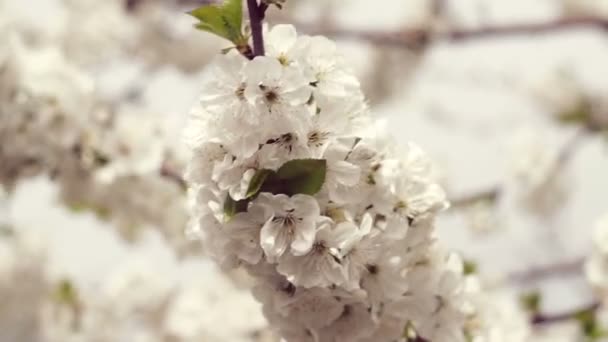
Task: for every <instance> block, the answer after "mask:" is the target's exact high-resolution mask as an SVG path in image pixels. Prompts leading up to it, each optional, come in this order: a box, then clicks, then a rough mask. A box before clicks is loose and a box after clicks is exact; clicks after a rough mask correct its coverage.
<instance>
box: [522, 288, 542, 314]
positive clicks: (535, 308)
mask: <svg viewBox="0 0 608 342" xmlns="http://www.w3.org/2000/svg"><path fill="white" fill-rule="evenodd" d="M520 301H521V304H522V305H523V307H524V309H526V310H527V311H528V312H530V313H532V314H537V313H538V312H539V311H540V304H541V301H542V297H541V294H540V292H539V291H531V292H528V293H524V294H523V295H522V296H521V297H520Z"/></svg>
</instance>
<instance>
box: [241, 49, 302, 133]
mask: <svg viewBox="0 0 608 342" xmlns="http://www.w3.org/2000/svg"><path fill="white" fill-rule="evenodd" d="M243 73H244V74H245V78H246V80H245V82H246V88H245V98H246V99H247V100H248V101H249V102H250V103H251V104H252V105H253V106H255V108H256V110H257V111H258V118H259V119H260V120H261V122H263V123H266V124H269V125H271V126H270V128H272V129H274V130H275V131H276V132H277V133H288V132H298V133H299V132H303V131H304V129H305V128H306V126H307V125H309V121H310V117H309V116H307V115H306V114H308V108H307V107H306V106H305V105H306V103H307V102H308V100H309V99H310V94H311V90H310V87H309V86H308V82H306V79H304V78H303V77H302V75H301V74H300V73H299V72H298V71H297V70H295V69H292V68H283V66H282V65H281V63H279V61H278V60H276V59H274V58H269V57H263V56H262V57H256V58H255V59H254V60H253V61H251V62H249V63H248V64H247V65H246V66H245V70H244V71H243ZM264 113H265V115H264ZM260 114H262V115H260Z"/></svg>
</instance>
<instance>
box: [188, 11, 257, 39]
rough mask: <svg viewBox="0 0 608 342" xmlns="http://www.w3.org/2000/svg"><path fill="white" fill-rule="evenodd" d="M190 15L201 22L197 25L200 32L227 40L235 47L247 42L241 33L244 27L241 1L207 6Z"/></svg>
mask: <svg viewBox="0 0 608 342" xmlns="http://www.w3.org/2000/svg"><path fill="white" fill-rule="evenodd" d="M189 14H190V15H192V16H193V17H195V18H196V19H198V20H199V21H200V22H199V23H198V24H196V25H195V26H196V28H198V29H199V30H203V31H207V32H210V33H213V34H215V35H218V36H220V37H222V38H226V39H228V40H229V41H231V42H233V43H235V45H241V44H242V43H243V41H245V40H246V39H245V38H244V36H243V33H242V31H241V27H242V25H243V4H242V2H241V0H225V1H224V3H223V4H221V5H205V6H202V7H199V8H197V9H195V10H193V11H191V12H189Z"/></svg>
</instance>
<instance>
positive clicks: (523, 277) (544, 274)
mask: <svg viewBox="0 0 608 342" xmlns="http://www.w3.org/2000/svg"><path fill="white" fill-rule="evenodd" d="M584 262H585V258H584V257H579V258H576V259H573V260H569V261H562V262H558V263H555V264H549V265H543V266H537V267H533V268H530V269H527V270H524V271H519V272H514V273H511V274H510V275H509V276H508V280H509V281H510V282H515V283H529V282H534V281H538V280H542V279H546V278H551V277H560V276H564V275H567V274H575V273H580V272H581V270H582V267H583V263H584Z"/></svg>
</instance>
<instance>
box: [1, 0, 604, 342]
mask: <svg viewBox="0 0 608 342" xmlns="http://www.w3.org/2000/svg"><path fill="white" fill-rule="evenodd" d="M5 2H6V3H7V4H8V3H9V2H8V0H4V1H0V5H1V6H4V5H5ZM193 2H196V1H174V2H172V3H171V4H168V3H163V2H159V1H152V0H148V1H145V0H139V1H137V0H135V1H133V0H129V1H122V0H120V1H118V0H115V1H107V2H103V3H99V2H95V1H90V0H66V1H65V4H64V5H63V6H64V7H62V8H63V12H61V13H62V14H61V15H58V16H57V17H61V18H63V21H62V23H63V24H57V25H54V26H53V25H49V26H48V27H44V29H40V28H39V27H36V26H32V27H28V26H26V25H25V24H23V23H22V21H21V20H20V19H19V18H17V17H15V18H16V19H15V18H11V17H10V16H6V18H5V16H0V36H1V37H2V38H6V39H5V41H6V42H7V44H5V47H3V48H2V50H0V185H1V186H2V189H3V191H2V192H1V193H0V195H1V198H0V199H1V200H2V201H4V202H6V203H7V208H8V210H5V211H1V212H0V219H1V220H0V242H1V243H0V257H1V259H2V260H3V261H2V262H0V273H1V274H2V275H1V276H0V301H2V303H3V305H2V307H0V318H1V319H0V340H2V341H4V340H6V341H14V340H20V341H40V342H43V341H44V342H46V341H51V342H52V341H62V342H63V341H100V342H101V341H108V342H109V341H158V342H176V341H178V342H187V341H188V342H190V341H192V342H193V341H265V342H267V341H279V340H280V341H286V342H300V341H316V342H345V341H370V342H371V341H386V342H392V341H400V342H423V341H432V342H444V341H445V342H452V341H454V342H457V341H466V342H502V341H509V342H512V341H516V342H517V341H522V342H524V341H537V342H542V341H574V340H577V341H578V340H582V339H586V340H590V341H595V340H601V339H602V338H604V337H605V336H606V330H605V323H606V322H605V319H604V316H605V313H606V312H607V311H606V307H605V303H604V301H605V298H606V288H608V278H607V276H606V274H607V272H606V270H607V269H608V268H607V265H605V264H606V255H608V248H607V247H606V241H607V238H606V236H608V235H607V231H608V225H606V223H605V222H604V221H600V222H599V223H598V225H597V229H596V232H595V233H594V235H593V247H592V249H591V250H590V253H589V255H588V256H586V257H585V258H584V259H577V260H574V261H573V262H571V263H566V264H562V263H556V264H554V265H553V264H550V265H548V266H545V267H542V268H540V269H531V270H529V271H525V272H523V273H514V274H509V275H507V276H503V277H500V279H496V278H492V277H491V276H489V275H487V274H484V272H483V270H478V269H477V268H478V267H477V264H476V263H475V262H474V261H472V260H469V259H466V260H463V257H462V256H461V254H459V253H453V252H450V250H449V249H448V248H446V247H445V242H446V241H442V240H441V238H440V237H441V234H439V233H438V232H437V231H436V229H435V228H436V226H437V224H436V223H437V220H438V219H440V218H441V217H442V216H445V215H446V214H445V213H446V212H448V215H454V213H456V214H462V216H464V217H465V218H466V220H467V224H466V225H470V226H471V227H472V228H473V232H474V234H480V233H487V232H488V231H492V230H499V229H496V228H495V227H496V226H497V223H498V222H497V221H498V220H497V219H496V218H495V215H497V212H499V211H500V209H501V207H505V206H506V207H509V206H512V205H513V203H511V202H514V203H515V205H516V206H517V207H516V209H513V208H509V209H510V210H512V211H516V210H521V209H522V208H523V209H524V210H525V211H526V212H530V213H531V215H532V216H533V217H535V218H536V219H538V220H539V222H542V224H543V225H547V226H549V225H551V224H553V222H555V221H557V218H558V214H559V212H560V209H562V208H563V203H564V201H565V199H566V198H567V195H568V188H567V187H565V184H564V183H565V178H566V175H565V174H564V173H563V169H564V168H565V167H564V166H565V165H566V164H567V163H568V162H569V161H570V160H571V159H572V158H573V156H574V155H575V152H576V151H577V148H578V147H579V146H581V142H585V140H586V139H587V140H588V139H589V137H595V136H600V135H601V134H604V133H605V132H606V130H607V129H608V120H606V118H607V117H608V116H607V115H606V113H607V112H608V111H606V110H605V107H604V106H603V105H602V103H603V102H602V97H598V96H594V95H589V94H587V93H585V92H584V89H582V88H583V87H582V86H580V85H579V84H577V83H576V81H575V80H572V79H569V78H560V79H559V80H553V79H552V80H550V82H548V83H550V84H553V83H559V84H562V88H560V89H559V91H557V92H555V91H549V90H548V89H550V87H548V86H547V83H545V82H546V80H545V81H544V82H531V83H532V85H528V84H526V86H525V88H526V91H529V92H530V93H532V94H533V96H534V97H535V98H537V99H539V100H540V101H539V103H540V104H541V105H543V106H547V107H550V111H552V112H554V113H555V114H556V115H555V116H554V117H553V118H552V120H553V121H555V122H559V123H560V124H564V125H566V126H572V127H574V129H572V132H570V131H569V132H568V133H567V134H564V135H568V134H571V136H572V138H569V140H568V139H565V143H564V144H563V147H562V148H559V149H553V150H547V149H545V148H543V147H542V146H533V147H530V146H531V145H530V142H532V143H534V142H536V140H538V136H537V135H534V134H532V135H526V136H523V137H522V138H521V139H520V141H519V144H515V145H517V146H516V148H517V149H518V150H519V151H522V150H525V152H526V153H520V154H521V156H523V157H522V158H519V159H517V160H516V162H515V163H514V167H513V168H514V170H513V172H512V173H513V176H512V178H514V179H512V180H507V181H505V182H504V183H505V184H496V185H494V186H490V187H488V188H487V189H482V191H481V192H478V193H472V194H467V195H463V196H454V195H453V194H452V191H451V189H450V187H448V186H447V185H449V184H446V181H445V179H442V178H441V177H439V176H438V175H439V174H438V172H437V171H436V165H435V163H433V162H432V161H431V159H430V158H429V157H427V155H426V154H425V152H423V151H422V149H421V148H420V147H418V146H417V145H416V144H415V143H413V142H407V143H404V144H401V143H399V142H397V141H396V139H392V138H391V137H390V134H389V133H388V130H387V127H386V126H384V125H382V123H381V122H380V121H379V120H378V119H377V118H376V117H374V116H372V115H370V112H371V110H370V105H369V102H370V101H369V100H367V99H366V94H365V93H366V91H364V90H362V86H361V83H360V81H359V79H358V77H357V76H355V72H354V71H353V69H352V68H351V67H350V66H349V62H348V59H347V58H345V57H344V56H343V52H342V51H343V50H342V47H340V46H339V45H336V43H335V42H334V41H332V40H330V39H329V38H328V37H326V36H325V35H327V36H336V37H339V38H340V37H341V38H354V39H356V40H364V41H371V42H373V43H377V44H381V45H382V46H389V47H390V46H393V47H394V46H397V47H398V48H402V47H406V48H407V49H409V50H411V51H412V52H413V59H414V60H415V61H416V62H415V63H420V60H423V59H424V57H426V56H424V53H423V52H425V49H426V48H427V47H428V46H429V45H432V44H433V43H434V42H439V43H441V42H445V41H463V40H467V39H476V37H487V36H489V37H491V36H492V35H498V36H500V35H508V34H512V33H514V34H518V33H520V32H533V33H536V32H550V31H552V30H561V29H563V28H569V27H574V26H577V25H585V26H597V27H600V28H602V27H605V21H604V20H603V19H601V17H599V16H598V17H584V18H575V19H572V18H568V17H566V18H564V19H559V20H557V21H556V22H554V23H548V24H539V25H527V26H526V25H522V26H513V27H509V26H505V27H489V28H483V29H479V30H467V29H459V28H450V25H449V24H450V23H449V20H448V19H449V16H446V15H445V13H444V12H445V4H442V3H443V2H442V1H433V2H432V5H433V6H430V7H429V8H430V9H431V10H430V11H429V13H430V14H429V18H427V19H429V20H428V23H426V24H425V25H423V27H422V28H421V29H415V30H408V29H404V30H403V31H399V32H396V33H395V32H367V31H365V30H347V29H344V28H340V27H332V24H331V22H329V23H328V22H327V21H325V22H324V23H319V24H318V25H307V24H305V23H303V22H298V21H297V20H293V22H295V23H296V24H297V25H296V26H298V27H299V28H298V31H303V32H307V33H309V34H313V33H318V34H320V35H308V34H302V33H301V32H297V31H296V28H295V27H294V26H293V25H285V24H278V25H269V24H267V23H266V21H265V19H266V16H267V14H268V15H271V13H270V11H269V9H272V8H274V7H276V8H279V9H280V8H282V7H283V6H286V5H287V4H285V1H281V0H247V1H246V2H245V4H243V2H242V1H241V0H225V1H223V2H219V3H218V2H216V3H212V4H209V3H207V4H204V5H202V6H200V7H198V8H196V9H194V10H192V11H190V12H189V14H190V15H191V16H192V17H194V18H195V19H196V21H197V23H196V27H197V28H198V29H200V30H203V31H206V32H207V33H210V34H200V35H195V34H194V33H193V32H192V31H191V30H185V31H184V30H180V29H176V28H174V27H173V26H171V25H169V24H167V21H170V20H166V17H168V16H170V13H174V12H175V11H174V6H179V5H180V4H185V6H188V7H190V8H192V7H194V5H193V4H192V3H193ZM566 2H567V3H568V6H569V7H567V8H569V9H570V10H573V9H572V8H578V9H577V10H576V11H579V10H580V8H579V7H577V6H575V4H574V2H573V1H566ZM199 5H200V4H199ZM293 5H294V6H305V5H306V4H305V5H302V4H293ZM197 6H198V5H197ZM317 6H320V5H319V4H317ZM324 6H328V5H327V4H324ZM6 7H7V8H10V6H8V5H7V6H6ZM1 8H2V7H0V9H1ZM267 12H268V13H267ZM577 13H578V12H577ZM185 17H186V16H185V15H181V14H180V16H179V18H185ZM172 18H173V17H172ZM285 18H290V17H289V13H288V14H287V15H286V16H285V17H282V19H285ZM176 20H177V19H176ZM180 20H181V19H180ZM289 21H292V20H289ZM188 25H190V23H189V22H188V23H187V25H186V26H188ZM100 32H101V34H100ZM184 32H187V33H184ZM212 35H214V36H217V37H219V38H221V39H222V40H223V42H220V40H218V39H215V40H214V38H212V37H211V36H212ZM191 37H203V38H202V39H208V40H205V41H204V44H202V43H200V42H197V41H193V40H192V39H193V38H191ZM226 42H228V44H229V45H228V46H226ZM201 46H203V47H204V48H201ZM210 46H211V47H210ZM221 47H225V49H223V50H220V49H221ZM92 51H94V53H92ZM209 51H213V52H212V53H209ZM379 51H380V52H379V53H380V54H381V55H380V56H381V57H382V56H384V57H386V55H382V54H383V53H384V52H383V50H382V49H379ZM117 56H119V57H121V58H126V59H135V60H137V62H138V63H140V64H143V65H144V66H145V67H143V70H144V71H142V72H141V73H140V74H138V77H140V78H142V79H144V77H143V75H144V74H147V73H152V72H153V71H154V70H156V69H157V68H159V66H162V65H172V66H174V67H175V68H176V69H179V70H183V71H184V72H185V73H186V74H189V75H190V76H192V75H193V74H194V75H195V76H192V77H193V78H194V79H195V82H199V81H200V80H201V79H202V80H203V85H202V95H201V96H200V99H199V101H197V102H196V104H195V105H194V106H193V108H192V110H191V112H190V115H189V118H188V120H187V122H186V124H185V127H186V128H185V134H184V135H185V141H186V147H185V148H183V147H182V146H181V145H180V144H178V143H176V141H175V140H176V139H175V138H174V137H175V136H176V135H177V134H176V132H175V131H173V130H172V129H171V127H170V126H171V124H170V122H169V120H166V119H165V118H162V117H159V116H155V115H153V113H149V112H148V111H149V109H148V108H146V106H144V105H142V104H141V103H140V102H139V101H140V99H139V97H140V96H141V94H140V93H139V92H140V91H141V89H137V87H136V88H134V89H123V90H126V91H125V92H124V93H122V92H119V93H120V94H119V95H118V96H114V97H112V96H107V94H103V93H102V92H100V91H99V89H98V87H97V84H96V82H95V81H94V78H93V77H91V74H95V73H99V71H100V70H101V71H102V72H103V71H104V69H103V68H104V65H105V64H104V63H107V62H106V60H107V59H111V58H116V57H117ZM384 57H383V58H384ZM389 59H390V58H389ZM429 59H430V58H429ZM385 62H386V61H385ZM371 64H372V65H373V67H374V69H372V70H371V71H370V73H371V74H373V76H374V77H375V78H374V82H368V83H374V84H382V82H385V81H386V79H387V78H388V79H394V78H395V75H394V74H392V73H391V71H390V67H391V66H392V65H390V64H395V65H397V66H399V65H400V64H398V63H393V62H390V63H384V62H381V61H374V62H373V63H371ZM201 66H204V67H205V72H203V73H201V74H195V72H194V71H193V70H196V69H197V68H199V67H201ZM110 67H111V68H116V66H115V65H112V64H110ZM376 68H377V69H376ZM382 68H387V69H386V70H389V71H388V72H387V71H386V70H385V69H382ZM129 69H130V68H126V70H129ZM148 81H149V80H148V79H146V80H145V81H142V82H141V83H146V82H148ZM366 81H367V80H366ZM380 88H382V87H380ZM366 90H368V89H366ZM369 90H370V91H369V92H368V94H370V95H371V97H372V99H373V100H374V101H377V98H376V97H377V96H381V94H377V93H376V92H374V91H373V90H374V89H369ZM421 97H422V96H421ZM520 145H521V146H520ZM537 145H538V144H537ZM39 176H43V177H47V178H48V179H50V180H51V181H52V182H53V183H54V184H55V185H56V186H57V189H58V198H59V199H60V201H61V203H63V204H65V206H66V207H67V208H69V210H70V211H71V212H73V213H75V214H77V215H83V214H82V213H83V212H89V213H93V214H94V216H95V219H96V220H97V221H102V222H105V225H106V226H108V227H113V228H114V229H115V230H116V232H117V233H118V234H119V235H120V236H121V237H122V238H124V240H125V241H126V243H124V247H123V249H124V250H125V252H124V254H126V255H127V256H124V257H123V258H122V259H121V260H120V262H116V259H113V261H112V262H113V263H115V264H116V265H113V266H114V267H113V268H112V270H111V271H110V272H107V275H105V276H104V279H102V280H101V281H99V280H98V281H96V282H91V281H83V280H82V279H79V278H78V277H76V276H74V275H73V274H72V273H73V272H72V273H71V272H69V267H63V268H62V267H60V266H58V265H57V260H56V258H54V257H52V256H49V255H47V252H48V250H49V249H51V248H49V246H47V245H48V244H49V243H48V241H45V240H44V239H43V238H41V237H40V236H38V235H37V234H32V232H31V231H30V230H28V229H24V228H23V227H20V224H19V222H17V220H13V219H12V217H11V213H10V211H11V210H10V209H11V208H10V207H11V202H12V201H16V200H15V198H16V197H19V196H18V193H19V188H20V186H21V184H22V183H24V181H25V180H26V179H30V178H32V177H39ZM445 188H447V189H448V194H447V195H446V193H445V191H444V189H445ZM511 190H513V191H514V193H515V196H511V197H510V195H511V193H510V191H511ZM448 197H449V198H450V200H448ZM520 206H521V207H520ZM77 215H75V216H77ZM85 215H86V214H85ZM503 223H504V222H503ZM83 225H84V224H83ZM148 227H154V229H155V230H156V231H157V233H158V234H157V236H158V237H159V241H161V242H160V243H158V244H157V245H153V247H152V248H150V250H152V249H153V250H159V249H160V250H163V251H164V252H163V253H165V256H164V257H159V256H158V255H157V254H154V253H152V252H150V251H149V250H147V249H146V248H145V247H143V246H142V244H141V240H146V239H148V240H149V238H148V235H147V234H148V233H149V230H148V229H147V228H148ZM155 236H156V235H155ZM447 242H449V241H447ZM121 243H122V242H121ZM462 254H464V255H465V256H467V253H462ZM203 255H204V256H203ZM207 256H210V257H211V258H212V259H213V261H214V263H215V264H212V263H209V262H208V261H207V259H206V258H207ZM214 265H217V266H219V267H215V266H214ZM64 268H65V269H67V271H66V270H64ZM57 269H62V271H57ZM571 272H580V273H584V275H585V276H586V278H587V280H588V282H589V284H590V285H591V286H590V287H591V289H592V291H590V292H591V293H592V294H593V295H592V296H590V297H591V298H589V299H590V300H589V301H588V302H589V305H586V306H581V307H579V306H575V307H574V309H572V310H566V311H563V312H558V313H557V314H549V313H546V312H545V311H546V310H545V307H544V305H543V297H542V296H541V294H540V292H536V291H532V292H526V291H518V290H520V289H518V286H520V285H521V284H522V283H524V285H525V283H527V282H531V281H532V282H533V281H537V280H539V279H540V280H542V279H543V278H544V277H551V276H553V275H555V274H565V273H571ZM99 273H102V271H99ZM513 284H516V286H512V285H513ZM514 292H523V295H521V296H519V297H520V302H519V301H518V300H517V297H518V296H516V295H514V294H513V293H514Z"/></svg>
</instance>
